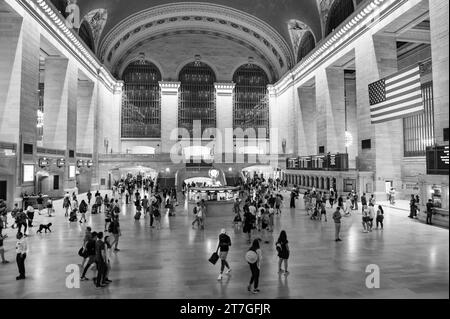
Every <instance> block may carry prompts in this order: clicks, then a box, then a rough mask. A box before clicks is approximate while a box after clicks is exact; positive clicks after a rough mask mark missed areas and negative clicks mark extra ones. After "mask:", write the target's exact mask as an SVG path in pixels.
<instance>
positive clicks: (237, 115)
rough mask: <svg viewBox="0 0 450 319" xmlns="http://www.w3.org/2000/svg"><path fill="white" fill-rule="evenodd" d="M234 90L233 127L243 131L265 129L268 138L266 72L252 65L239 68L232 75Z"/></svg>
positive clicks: (267, 79)
mask: <svg viewBox="0 0 450 319" xmlns="http://www.w3.org/2000/svg"><path fill="white" fill-rule="evenodd" d="M233 82H234V83H235V84H236V87H235V89H234V103H233V104H234V106H233V113H234V114H233V126H234V128H235V129H236V128H242V129H243V130H244V131H245V130H246V129H248V128H253V129H254V130H255V133H256V134H257V133H258V128H264V129H266V137H269V99H268V91H267V85H268V84H269V78H268V77H267V74H266V72H264V70H263V69H261V68H260V67H259V66H257V65H254V64H246V65H243V66H241V67H240V68H239V69H237V71H236V72H235V73H234V75H233Z"/></svg>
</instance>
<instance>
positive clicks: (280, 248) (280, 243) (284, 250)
mask: <svg viewBox="0 0 450 319" xmlns="http://www.w3.org/2000/svg"><path fill="white" fill-rule="evenodd" d="M323 205H325V204H323ZM288 243H289V242H288V240H287V234H286V231H284V230H282V231H281V233H280V236H279V237H278V240H277V242H276V244H275V247H276V249H277V252H278V258H279V260H278V274H282V273H283V270H282V269H281V265H282V264H283V263H284V275H285V276H287V275H289V271H288V259H289V254H290V251H289V245H288Z"/></svg>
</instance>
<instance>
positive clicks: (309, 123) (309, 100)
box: [297, 87, 318, 156]
mask: <svg viewBox="0 0 450 319" xmlns="http://www.w3.org/2000/svg"><path fill="white" fill-rule="evenodd" d="M297 91H298V96H299V100H300V108H299V117H298V128H299V133H298V136H299V139H298V143H297V144H298V154H299V155H302V156H308V155H314V154H316V153H317V150H318V149H317V121H316V120H317V119H316V90H315V88H314V87H300V88H298V90H297Z"/></svg>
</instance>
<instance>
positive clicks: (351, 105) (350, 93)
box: [345, 74, 358, 169]
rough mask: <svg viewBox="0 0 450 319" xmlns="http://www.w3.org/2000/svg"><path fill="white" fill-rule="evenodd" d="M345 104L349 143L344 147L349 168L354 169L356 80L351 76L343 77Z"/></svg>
mask: <svg viewBox="0 0 450 319" xmlns="http://www.w3.org/2000/svg"><path fill="white" fill-rule="evenodd" d="M345 103H346V118H347V121H346V122H347V128H346V131H347V132H348V133H349V134H350V136H351V139H352V141H351V143H350V144H349V145H346V152H347V153H348V160H349V164H348V165H349V168H351V169H355V168H356V158H357V156H358V120H357V117H356V113H357V111H356V109H357V106H356V79H355V76H354V75H352V74H346V75H345Z"/></svg>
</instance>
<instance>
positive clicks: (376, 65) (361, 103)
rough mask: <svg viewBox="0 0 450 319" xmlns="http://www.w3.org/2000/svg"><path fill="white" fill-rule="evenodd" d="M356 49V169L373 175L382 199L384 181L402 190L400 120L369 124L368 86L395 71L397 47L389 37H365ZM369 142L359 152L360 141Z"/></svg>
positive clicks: (393, 39) (401, 134)
mask: <svg viewBox="0 0 450 319" xmlns="http://www.w3.org/2000/svg"><path fill="white" fill-rule="evenodd" d="M360 41H361V44H360V45H358V47H357V48H356V50H355V63H356V92H357V105H358V106H357V122H358V141H357V143H358V144H359V145H358V153H359V160H358V168H359V169H360V170H361V171H374V172H375V183H374V185H375V189H374V192H375V193H376V196H377V197H378V198H385V197H384V196H385V181H393V183H394V187H395V188H396V189H397V191H400V190H401V186H402V185H401V161H402V158H403V120H401V119H400V120H395V121H390V122H386V123H381V124H376V125H374V124H371V122H370V104H369V90H368V85H369V84H370V83H372V82H375V81H378V80H379V79H381V78H384V77H386V76H389V75H391V74H393V73H395V72H396V71H397V46H396V40H395V38H392V37H381V36H373V37H372V36H370V35H367V36H364V38H363V39H361V40H360ZM365 139H371V144H372V145H371V149H366V150H362V148H361V140H365Z"/></svg>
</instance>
